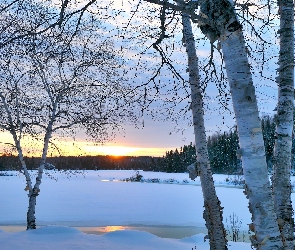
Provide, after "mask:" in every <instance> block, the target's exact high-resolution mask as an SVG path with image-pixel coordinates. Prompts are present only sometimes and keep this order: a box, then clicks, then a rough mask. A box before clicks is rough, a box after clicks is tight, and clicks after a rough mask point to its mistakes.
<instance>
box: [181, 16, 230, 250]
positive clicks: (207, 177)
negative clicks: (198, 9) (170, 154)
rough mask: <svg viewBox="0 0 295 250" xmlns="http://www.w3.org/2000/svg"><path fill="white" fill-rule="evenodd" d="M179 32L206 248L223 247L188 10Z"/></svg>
mask: <svg viewBox="0 0 295 250" xmlns="http://www.w3.org/2000/svg"><path fill="white" fill-rule="evenodd" d="M182 23H183V35H184V38H185V39H184V40H185V47H186V53H187V57H188V69H189V82H190V88H191V109H192V114H193V126H194V134H195V143H196V156H197V163H196V166H197V167H196V171H197V172H198V174H199V175H200V180H201V186H202V191H203V197H204V208H205V210H204V214H203V217H204V219H205V221H206V227H207V229H208V236H209V240H210V249H220V250H224V249H227V240H226V233H225V229H224V225H223V221H222V220H223V217H222V207H221V203H220V201H219V199H218V197H217V194H216V190H215V187H214V182H213V177H212V171H211V168H210V161H209V155H208V149H207V140H206V131H205V125H204V115H203V113H204V110H203V98H202V90H201V88H200V83H199V80H200V78H199V67H198V58H197V55H196V48H195V39H194V36H193V32H192V27H191V21H190V17H189V15H188V14H182Z"/></svg>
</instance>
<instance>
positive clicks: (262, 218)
mask: <svg viewBox="0 0 295 250" xmlns="http://www.w3.org/2000/svg"><path fill="white" fill-rule="evenodd" d="M147 1H148V2H152V3H156V4H160V5H163V6H167V7H170V8H172V9H174V10H179V11H182V12H186V13H188V14H190V15H191V18H192V19H193V20H197V22H198V25H199V27H200V29H201V30H202V32H203V33H204V34H205V35H206V36H207V37H208V39H209V40H210V42H211V43H212V44H213V43H214V42H215V41H216V40H218V42H219V44H220V47H221V49H222V53H223V59H224V63H225V67H226V72H227V78H228V81H229V85H230V90H231V95H232V101H233V107H234V112H235V116H236V121H237V129H238V133H239V140H240V150H239V154H240V155H241V158H242V164H243V172H244V176H245V182H246V190H245V193H246V194H247V198H249V209H250V212H251V214H252V221H253V226H251V228H252V229H253V231H254V233H255V235H253V236H252V237H251V240H252V245H253V246H255V247H256V248H259V249H279V248H281V247H282V241H281V234H280V231H279V227H278V223H277V217H276V213H275V208H274V200H273V198H272V192H271V186H270V183H269V178H268V173H267V165H266V159H265V155H264V152H265V150H264V143H263V137H262V130H261V124H260V120H259V113H258V107H257V100H256V96H255V88H254V85H253V80H252V75H251V71H250V65H249V62H248V58H247V50H246V47H245V41H244V37H243V33H242V25H241V24H240V22H239V20H238V19H237V15H236V13H235V11H234V6H233V4H232V3H231V2H229V1H227V0H214V1H213V0H212V1H200V2H198V3H196V2H183V1H177V4H178V5H177V6H175V4H173V3H168V2H167V1H156V0H147ZM196 5H199V6H200V12H199V13H198V15H197V14H196V13H195V10H197V6H196Z"/></svg>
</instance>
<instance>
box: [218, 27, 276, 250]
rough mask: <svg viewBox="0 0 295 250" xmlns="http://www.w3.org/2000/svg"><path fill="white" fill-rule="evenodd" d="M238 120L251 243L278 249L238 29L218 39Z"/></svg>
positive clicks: (252, 91) (252, 95) (260, 139)
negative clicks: (250, 220) (250, 223)
mask: <svg viewBox="0 0 295 250" xmlns="http://www.w3.org/2000/svg"><path fill="white" fill-rule="evenodd" d="M219 41H220V43H221V47H222V52H223V56H224V62H225V66H226V71H227V77H228V81H229V85H230V91H231V95H232V101H233V108H234V112H235V116H236V121H237V129H238V134H239V141H240V148H241V149H240V153H241V156H242V165H243V172H244V176H245V183H246V187H245V193H246V195H247V198H248V199H249V210H250V212H251V214H252V222H253V227H252V228H253V229H254V230H253V231H254V233H255V235H254V236H252V244H253V246H255V247H256V248H258V249H265V250H270V249H280V248H281V247H282V241H281V236H280V231H279V227H278V223H277V218H276V213H275V210H274V201H273V197H272V193H271V186H270V183H269V178H268V172H267V165H266V158H265V151H264V143H263V137H262V130H261V123H260V119H259V112H258V107H257V101H256V96H255V88H254V85H253V80H252V76H251V72H250V66H249V63H248V58H247V54H246V48H245V41H244V37H243V34H242V31H241V29H237V30H235V31H233V32H229V31H228V30H227V29H226V27H225V28H224V30H223V32H222V33H221V36H220V38H219Z"/></svg>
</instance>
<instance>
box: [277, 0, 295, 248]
mask: <svg viewBox="0 0 295 250" xmlns="http://www.w3.org/2000/svg"><path fill="white" fill-rule="evenodd" d="M278 5H279V15H280V31H279V33H280V55H279V69H278V72H279V76H278V80H277V82H278V106H277V117H276V123H277V126H276V136H277V138H276V141H275V148H274V162H273V166H274V169H273V170H274V171H273V178H272V181H273V196H274V203H275V209H276V213H277V217H278V223H279V228H280V231H281V234H282V238H283V244H284V247H285V249H293V247H294V244H293V240H294V220H293V217H292V216H293V209H292V201H291V182H290V170H291V148H292V130H293V110H294V3H293V1H292V0H279V1H278Z"/></svg>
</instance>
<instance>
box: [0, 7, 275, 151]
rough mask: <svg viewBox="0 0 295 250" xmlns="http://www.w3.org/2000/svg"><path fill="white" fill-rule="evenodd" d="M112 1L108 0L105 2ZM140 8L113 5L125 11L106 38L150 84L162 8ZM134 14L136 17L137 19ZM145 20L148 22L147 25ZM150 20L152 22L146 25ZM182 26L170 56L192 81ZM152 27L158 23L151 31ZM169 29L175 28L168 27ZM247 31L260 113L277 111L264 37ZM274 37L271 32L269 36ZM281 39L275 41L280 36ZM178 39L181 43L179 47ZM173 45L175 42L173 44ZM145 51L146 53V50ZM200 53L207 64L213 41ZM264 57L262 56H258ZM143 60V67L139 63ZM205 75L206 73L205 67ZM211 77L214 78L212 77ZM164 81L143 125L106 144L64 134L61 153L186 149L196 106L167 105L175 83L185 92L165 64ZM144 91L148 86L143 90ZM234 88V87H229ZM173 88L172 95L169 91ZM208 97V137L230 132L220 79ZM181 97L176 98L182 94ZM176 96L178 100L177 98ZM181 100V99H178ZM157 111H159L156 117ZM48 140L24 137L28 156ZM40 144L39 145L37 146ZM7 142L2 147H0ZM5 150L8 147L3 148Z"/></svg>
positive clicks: (133, 80) (132, 74)
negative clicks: (261, 40) (263, 48)
mask: <svg viewBox="0 0 295 250" xmlns="http://www.w3.org/2000/svg"><path fill="white" fill-rule="evenodd" d="M105 2H106V1H105ZM135 8H136V5H135V3H134V2H127V1H115V2H114V5H112V11H110V13H115V12H116V11H118V10H122V9H123V10H124V11H125V12H122V13H121V14H120V15H117V16H116V17H114V18H108V19H107V20H105V27H106V30H105V33H104V34H103V36H104V37H105V38H112V39H113V40H114V41H115V46H117V48H119V47H121V46H122V47H123V52H124V57H125V59H126V62H127V63H126V68H127V72H128V73H127V76H128V77H129V78H130V84H134V85H137V86H138V85H141V84H144V83H147V82H148V81H149V79H150V78H151V76H153V75H154V74H155V71H156V70H157V69H158V67H159V63H160V62H161V58H160V57H159V55H158V54H157V52H156V51H155V50H153V49H147V48H148V47H150V46H151V45H152V43H153V42H154V41H155V40H156V39H157V35H155V32H157V31H158V29H157V28H158V27H159V22H158V20H159V19H158V18H157V17H158V15H159V14H158V12H157V11H156V12H155V13H154V16H153V15H152V14H151V15H149V14H147V15H143V14H142V13H149V12H145V11H146V4H145V5H140V6H139V8H138V12H137V13H136V14H135V15H134V16H133V14H132V13H134V12H132V11H133V10H134V9H135ZM131 17H132V18H131ZM143 23H144V24H145V25H142V24H143ZM146 24H148V25H146ZM177 27H178V28H177V29H176V30H175V32H174V34H175V36H174V37H173V38H170V39H169V40H167V41H164V42H163V48H165V46H166V48H168V50H167V55H169V58H170V59H171V62H172V63H173V65H174V67H175V69H176V70H177V71H178V72H179V74H180V75H181V76H182V77H183V78H184V79H186V80H187V73H186V71H185V70H186V64H187V62H186V60H187V59H186V57H185V53H184V52H185V50H184V48H183V47H182V46H180V44H181V38H182V35H181V27H180V25H179V24H178V26H177ZM193 27H194V34H195V37H196V38H200V37H202V35H201V33H200V31H199V30H198V28H197V27H196V25H194V26H193ZM151 28H155V29H153V30H151ZM142 32H146V33H147V34H150V36H152V38H151V39H147V38H146V37H143V36H141V34H142ZM168 32H169V30H168ZM244 33H245V35H246V37H247V39H248V40H251V39H252V40H253V41H252V43H251V46H252V47H250V49H251V51H252V50H253V51H254V53H253V54H252V55H251V56H250V55H249V59H250V61H251V63H252V64H251V65H252V67H253V72H254V73H255V72H256V74H254V77H253V79H254V84H255V87H256V95H257V98H258V102H259V110H260V114H261V115H264V114H273V109H274V108H275V105H276V101H275V96H276V84H275V82H273V81H270V80H268V79H261V78H260V77H259V74H257V72H258V71H260V68H261V63H259V60H256V61H254V60H252V59H251V57H256V54H255V51H257V50H259V46H260V44H259V41H258V42H257V41H255V38H253V37H252V36H251V31H250V30H248V29H247V27H245V32H244ZM266 37H268V38H269V35H266ZM274 41H275V40H274ZM174 44H175V47H174ZM172 46H173V47H172ZM172 48H173V49H172ZM270 48H271V49H269V50H268V51H267V53H266V56H267V57H268V58H271V57H272V55H273V54H274V53H276V49H277V47H276V46H275V45H273V46H272V47H270ZM145 50H146V52H145V53H143V54H142V53H140V52H143V51H145ZM197 55H198V56H199V58H200V64H201V65H204V64H205V63H206V60H208V57H209V55H210V46H209V45H208V43H206V42H205V43H204V42H202V40H200V41H198V43H197ZM258 58H259V57H258ZM215 60H216V65H217V66H219V62H220V60H221V59H220V58H219V57H218V53H215ZM275 60H276V59H275V58H273V59H270V61H269V62H268V63H267V64H266V67H264V71H263V74H264V75H266V76H267V77H270V78H274V74H275V70H274V67H275V66H274V65H275ZM138 63H140V66H136V65H137V64H138ZM200 73H201V75H202V77H203V78H204V77H205V76H206V74H205V73H204V72H202V71H200ZM209 78H210V77H209ZM158 80H159V85H160V86H161V93H162V94H163V95H162V96H161V95H159V96H155V95H154V93H153V86H152V85H148V87H149V89H148V90H149V91H150V92H148V95H150V98H155V101H154V103H153V104H152V105H151V108H149V109H147V110H145V111H144V113H143V115H142V114H139V118H138V124H137V126H135V125H131V124H123V128H124V131H122V132H121V133H118V134H117V136H116V138H115V139H114V140H112V141H110V142H106V143H105V144H104V145H94V144H93V143H92V142H91V141H89V140H87V138H86V136H85V134H83V133H78V135H77V136H76V138H75V140H73V139H71V138H66V139H65V138H61V139H59V140H57V141H55V143H57V144H56V145H58V147H59V148H60V152H61V153H62V154H63V155H98V154H102V155H110V154H112V155H133V156H140V155H149V156H163V155H165V152H166V151H168V150H174V149H175V148H180V147H181V146H183V145H187V144H189V143H191V142H192V143H194V134H193V128H192V126H191V124H190V120H191V113H190V111H188V112H186V114H183V113H182V111H181V110H182V109H184V110H185V109H187V106H188V105H189V99H187V98H184V100H183V101H182V102H181V103H179V104H178V105H177V106H176V107H173V106H171V105H169V104H168V105H167V104H166V103H165V99H169V100H171V98H173V95H175V92H173V90H172V89H173V88H174V87H176V88H178V90H177V91H176V92H177V93H178V97H177V98H181V97H182V96H185V94H186V93H185V91H184V90H182V89H181V85H182V82H181V81H176V82H175V78H173V76H172V73H171V71H169V70H168V68H167V67H164V68H163V69H162V70H161V72H160V74H159V75H157V78H156V81H158ZM174 85H175V86H174ZM141 91H143V88H142V89H141ZM226 91H227V92H228V93H229V90H228V89H227V90H226ZM167 93H168V94H167ZM205 93H206V94H205V96H204V101H205V105H204V107H205V127H206V131H207V136H210V135H211V134H213V133H219V132H223V131H229V130H230V129H232V128H233V127H234V124H235V122H234V115H233V112H232V107H231V100H229V101H228V103H227V106H226V107H227V110H226V109H224V108H223V107H222V105H221V104H220V103H219V100H218V99H219V97H218V95H219V94H218V90H217V88H216V85H215V83H214V82H213V80H212V81H210V80H209V82H208V85H207V88H206V92H205ZM177 98H176V99H177ZM174 101H175V100H174ZM175 102H177V100H176V101H175ZM163 107H168V108H169V110H170V111H171V110H173V112H172V113H171V114H170V113H169V114H168V111H167V110H165V109H164V108H163ZM151 114H153V116H155V118H154V119H153V118H152V117H151ZM0 141H1V142H2V145H3V143H4V142H5V143H7V142H12V140H11V136H10V135H9V134H7V133H4V134H3V133H1V134H0ZM40 141H42V139H40V138H39V141H38V142H37V141H34V142H28V141H27V139H24V148H25V151H26V153H27V154H28V155H36V154H40V148H41V144H40ZM37 145H39V146H37ZM0 147H1V146H0ZM2 152H5V150H4V149H3V148H2ZM0 153H1V151H0ZM57 154H58V152H57V151H56V150H53V151H52V150H51V151H50V152H49V154H48V155H49V156H50V155H57Z"/></svg>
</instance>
